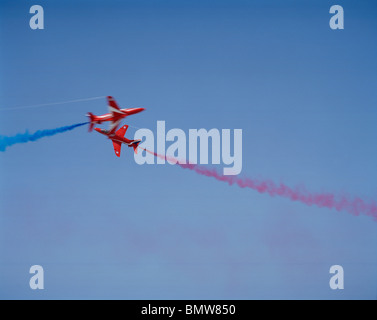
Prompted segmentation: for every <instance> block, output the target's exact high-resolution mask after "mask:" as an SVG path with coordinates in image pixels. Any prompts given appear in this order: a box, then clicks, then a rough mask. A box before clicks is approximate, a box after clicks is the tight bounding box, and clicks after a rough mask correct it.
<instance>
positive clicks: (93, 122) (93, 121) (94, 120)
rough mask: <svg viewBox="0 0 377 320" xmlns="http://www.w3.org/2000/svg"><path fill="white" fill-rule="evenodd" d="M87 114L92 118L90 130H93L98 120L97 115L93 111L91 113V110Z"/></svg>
mask: <svg viewBox="0 0 377 320" xmlns="http://www.w3.org/2000/svg"><path fill="white" fill-rule="evenodd" d="M86 116H87V117H88V118H89V120H90V123H89V132H91V131H93V128H94V124H95V122H96V116H95V115H94V114H93V113H91V112H88V113H87V115H86Z"/></svg>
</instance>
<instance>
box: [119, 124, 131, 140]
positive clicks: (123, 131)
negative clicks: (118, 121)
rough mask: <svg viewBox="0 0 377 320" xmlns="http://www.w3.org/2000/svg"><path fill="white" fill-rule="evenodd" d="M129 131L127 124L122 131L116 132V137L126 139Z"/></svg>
mask: <svg viewBox="0 0 377 320" xmlns="http://www.w3.org/2000/svg"><path fill="white" fill-rule="evenodd" d="M127 129H128V125H126V124H125V125H124V126H123V127H122V128H120V129H119V130H118V131H117V132H116V135H117V136H121V137H124V135H125V134H126V131H127Z"/></svg>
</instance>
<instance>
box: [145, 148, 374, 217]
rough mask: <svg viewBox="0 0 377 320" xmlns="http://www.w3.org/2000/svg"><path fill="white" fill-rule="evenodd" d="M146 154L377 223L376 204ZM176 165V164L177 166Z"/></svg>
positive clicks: (211, 175) (271, 194)
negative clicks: (226, 173)
mask: <svg viewBox="0 0 377 320" xmlns="http://www.w3.org/2000/svg"><path fill="white" fill-rule="evenodd" d="M143 150H145V151H146V152H148V153H150V154H153V155H154V156H156V157H159V158H161V159H165V160H168V161H170V162H176V164H177V165H178V166H180V167H181V168H183V169H189V170H192V171H194V172H196V173H198V174H200V175H202V176H206V177H211V178H215V179H216V180H218V181H222V182H226V183H228V184H229V185H233V184H234V185H237V186H239V187H240V188H249V189H252V190H255V191H258V192H259V193H267V194H269V195H270V196H272V197H274V196H280V197H283V198H288V199H290V200H292V201H298V202H301V203H304V204H306V205H308V206H312V205H315V206H317V207H320V208H322V207H324V208H328V209H335V210H337V211H346V212H349V213H351V214H353V215H355V216H359V215H361V214H363V215H366V216H370V217H372V218H374V220H376V221H377V204H376V202H369V203H368V202H366V201H365V200H363V199H361V198H359V197H349V196H345V195H341V196H337V195H335V194H333V193H330V192H328V193H315V192H310V191H307V190H306V189H305V188H303V187H296V188H291V187H289V186H287V185H285V184H283V183H279V184H276V183H275V182H273V181H271V180H257V179H252V178H247V177H238V176H224V175H222V174H220V173H218V172H217V171H216V169H213V168H207V167H205V166H203V165H197V164H183V163H179V161H178V160H177V159H175V158H171V157H168V156H162V155H159V154H157V153H155V152H152V151H149V150H146V149H143ZM177 161H178V162H177Z"/></svg>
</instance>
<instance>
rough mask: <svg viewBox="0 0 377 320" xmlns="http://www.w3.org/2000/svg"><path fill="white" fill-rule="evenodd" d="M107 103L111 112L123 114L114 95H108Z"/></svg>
mask: <svg viewBox="0 0 377 320" xmlns="http://www.w3.org/2000/svg"><path fill="white" fill-rule="evenodd" d="M107 103H108V105H109V112H110V113H113V114H114V113H115V114H117V113H118V114H123V112H122V111H121V110H120V108H119V107H118V104H117V103H116V101H115V100H114V98H113V97H111V96H108V97H107Z"/></svg>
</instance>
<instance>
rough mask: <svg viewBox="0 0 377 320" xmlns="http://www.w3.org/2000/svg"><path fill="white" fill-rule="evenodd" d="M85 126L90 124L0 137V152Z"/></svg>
mask: <svg viewBox="0 0 377 320" xmlns="http://www.w3.org/2000/svg"><path fill="white" fill-rule="evenodd" d="M85 124H88V122H83V123H78V124H73V125H71V126H65V127H60V128H56V129H47V130H38V131H36V132H34V133H29V132H28V131H26V132H25V133H18V134H16V135H15V136H11V137H8V136H1V135H0V151H5V150H6V148H7V147H10V146H13V145H14V144H17V143H26V142H29V141H36V140H39V139H41V138H44V137H51V136H54V135H55V134H58V133H63V132H66V131H70V130H73V129H75V128H77V127H81V126H83V125H85Z"/></svg>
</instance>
